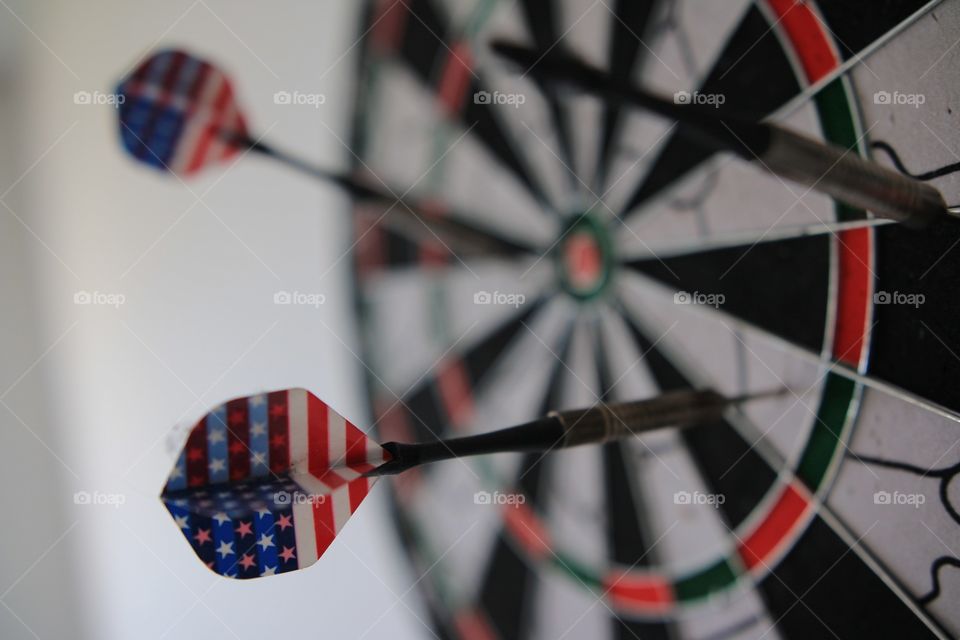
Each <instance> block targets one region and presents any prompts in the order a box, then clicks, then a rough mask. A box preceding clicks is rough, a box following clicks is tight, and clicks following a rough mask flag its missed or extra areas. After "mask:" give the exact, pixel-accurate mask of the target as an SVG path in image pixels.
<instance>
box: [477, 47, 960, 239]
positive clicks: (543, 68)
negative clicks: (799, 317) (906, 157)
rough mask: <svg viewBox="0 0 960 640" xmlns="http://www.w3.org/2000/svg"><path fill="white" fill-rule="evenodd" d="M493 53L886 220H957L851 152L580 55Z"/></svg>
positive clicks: (927, 194)
mask: <svg viewBox="0 0 960 640" xmlns="http://www.w3.org/2000/svg"><path fill="white" fill-rule="evenodd" d="M491 46H492V48H493V50H494V51H495V52H496V53H497V54H499V55H500V56H501V57H503V58H504V59H505V60H507V61H509V62H511V63H512V64H514V65H516V66H517V67H519V68H520V69H522V70H523V72H524V73H525V74H529V75H531V76H533V77H535V78H537V79H539V80H542V81H546V82H554V83H561V84H564V85H569V86H571V87H574V88H576V89H579V90H581V91H585V92H588V93H593V94H596V95H599V96H602V97H603V98H605V99H607V100H610V101H612V102H616V103H626V104H633V105H636V106H638V107H641V108H643V109H645V110H648V111H651V112H653V113H656V114H659V115H661V116H664V117H666V118H670V119H672V120H676V121H678V122H683V123H685V124H688V125H690V126H691V127H692V128H693V130H694V131H695V132H696V134H697V135H698V141H699V142H702V143H704V144H706V145H707V146H710V147H712V148H713V149H714V150H716V151H727V152H732V153H734V154H736V155H737V156H739V157H740V158H742V159H744V160H746V161H748V162H752V163H753V164H755V165H756V166H759V167H761V168H762V169H764V170H765V171H767V172H769V173H771V174H774V175H776V176H779V177H781V178H785V179H788V180H792V181H794V182H797V183H799V184H801V185H803V186H805V187H808V188H810V189H813V190H816V191H819V192H821V193H824V194H826V195H828V196H830V197H832V198H835V199H837V200H840V201H842V202H844V203H846V204H848V205H851V206H853V207H858V208H863V209H868V210H870V211H872V212H873V213H875V214H876V215H878V216H880V217H883V218H890V219H892V220H896V221H899V222H903V223H905V224H907V225H909V226H913V227H922V226H925V225H927V224H929V223H931V222H933V221H935V220H937V219H938V218H942V217H944V216H947V215H952V210H950V209H948V208H947V205H946V202H945V201H944V199H943V196H942V195H941V194H940V192H939V191H938V190H937V189H936V188H934V187H932V186H930V185H928V184H924V183H923V182H920V181H919V180H916V179H914V178H912V177H910V176H907V175H903V174H901V173H897V172H896V171H893V170H891V169H887V168H886V167H883V166H881V165H879V164H877V163H875V162H871V161H870V160H867V159H865V158H862V157H860V156H859V155H857V154H855V153H849V152H848V151H849V150H848V149H844V148H842V147H838V146H834V145H830V144H826V143H823V142H819V141H817V140H814V139H813V138H809V137H807V136H803V135H800V134H798V133H796V132H794V131H791V130H789V129H787V128H784V127H781V126H778V125H775V124H771V123H766V122H754V121H751V120H747V119H744V118H741V117H737V116H731V115H730V114H727V113H722V114H721V115H718V114H717V109H714V108H712V107H709V106H704V105H699V104H686V103H677V101H675V100H667V99H665V98H663V97H661V96H658V95H655V94H653V93H651V92H649V91H646V90H644V89H642V88H640V87H638V86H636V85H634V84H632V83H630V82H627V81H624V80H622V79H619V78H615V77H613V76H611V75H610V74H608V73H607V72H605V71H603V70H601V69H599V68H597V67H594V66H591V65H590V64H588V63H586V62H585V61H583V60H581V59H580V58H577V57H576V56H573V55H570V54H566V53H557V52H548V53H542V52H539V51H537V50H535V49H530V48H527V47H524V46H520V45H516V44H512V43H509V42H504V41H496V42H494V43H493V44H492V45H491Z"/></svg>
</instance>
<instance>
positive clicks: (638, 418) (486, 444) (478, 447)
mask: <svg viewBox="0 0 960 640" xmlns="http://www.w3.org/2000/svg"><path fill="white" fill-rule="evenodd" d="M754 397H757V396H745V397H742V398H735V399H729V398H726V397H725V396H722V395H720V394H719V393H716V392H715V391H710V390H706V391H674V392H669V393H664V394H662V395H660V396H657V397H655V398H650V399H647V400H639V401H636V402H624V403H616V404H604V403H598V404H597V405H595V406H593V407H590V408H588V409H576V410H572V411H559V412H557V411H554V412H551V413H550V414H548V415H547V416H546V417H545V418H542V419H540V420H536V421H534V422H529V423H527V424H523V425H520V426H516V427H511V428H509V429H502V430H499V431H492V432H489V433H483V434H479V435H475V436H467V437H464V438H452V439H449V440H438V441H434V442H425V443H417V444H404V443H398V442H388V443H386V444H384V445H383V448H384V449H386V450H387V451H388V452H389V454H390V455H391V457H392V459H391V460H390V461H388V462H387V463H385V464H383V465H381V466H380V467H378V468H377V469H375V470H374V471H373V472H371V474H370V475H389V474H394V473H399V472H401V471H404V470H406V469H409V468H411V467H414V466H417V465H420V464H425V463H428V462H436V461H439V460H448V459H451V458H460V457H464V456H474V455H481V454H487V453H499V452H504V451H528V452H530V451H550V450H552V449H560V448H565V447H575V446H579V445H584V444H601V443H604V442H610V441H613V440H619V439H623V438H629V437H635V436H639V435H641V434H643V433H646V432H649V431H655V430H657V429H662V428H665V427H691V426H696V425H700V424H709V423H712V422H716V421H718V420H719V419H720V418H721V416H722V415H723V412H724V411H725V410H726V409H727V408H728V407H729V406H730V405H731V404H733V403H736V402H742V401H745V400H749V399H752V398H754Z"/></svg>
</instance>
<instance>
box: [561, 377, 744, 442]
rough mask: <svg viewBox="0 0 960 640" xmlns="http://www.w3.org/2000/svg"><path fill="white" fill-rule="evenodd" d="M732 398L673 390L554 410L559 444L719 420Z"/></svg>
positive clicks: (604, 440) (600, 439)
mask: <svg viewBox="0 0 960 640" xmlns="http://www.w3.org/2000/svg"><path fill="white" fill-rule="evenodd" d="M729 404H730V401H729V400H728V399H727V398H726V397H724V396H722V395H720V394H719V393H717V392H715V391H710V390H707V391H674V392H669V393H665V394H663V395H661V396H658V397H656V398H652V399H649V400H639V401H637V402H624V403H620V404H602V403H601V404H598V405H596V406H594V407H591V408H589V409H574V410H571V411H559V412H558V411H553V412H551V413H550V414H548V417H549V418H553V419H555V420H557V421H558V422H559V423H560V425H561V427H562V428H563V436H562V443H561V444H560V445H559V446H563V447H575V446H577V445H581V444H591V443H600V442H609V441H611V440H619V439H621V438H627V437H630V436H637V435H640V434H641V433H644V432H646V431H653V430H656V429H661V428H664V427H689V426H692V425H696V424H704V423H710V422H714V421H716V420H719V419H720V417H721V416H722V415H723V412H724V410H725V409H726V408H727V407H728V406H729Z"/></svg>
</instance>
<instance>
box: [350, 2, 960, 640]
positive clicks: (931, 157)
mask: <svg viewBox="0 0 960 640" xmlns="http://www.w3.org/2000/svg"><path fill="white" fill-rule="evenodd" d="M958 35H960V2H957V1H947V2H942V3H941V2H920V1H908V0H899V1H895V0H874V1H870V2H867V1H858V2H841V1H839V0H829V1H827V0H823V1H820V2H814V1H812V0H809V1H806V2H804V1H795V0H756V1H752V2H751V1H748V0H727V1H725V2H708V1H706V0H702V1H697V0H675V1H663V2H657V1H655V0H606V1H604V0H597V1H594V2H590V1H589V0H539V1H534V0H526V1H524V0H520V1H511V2H508V1H506V0H500V1H498V0H448V1H441V0H375V1H373V2H371V3H369V5H368V6H367V8H366V11H365V12H364V22H363V25H362V27H361V37H360V39H359V44H358V47H359V48H360V49H361V50H362V55H361V57H360V58H361V62H360V69H359V78H360V80H359V85H358V87H359V88H358V92H357V97H356V99H357V103H356V116H355V122H354V134H353V135H354V139H353V145H352V148H353V150H354V152H355V153H356V156H355V169H356V171H357V172H358V173H361V174H363V175H364V176H366V178H367V179H368V180H373V181H374V182H375V183H378V184H380V183H382V184H383V185H385V186H387V187H389V188H390V189H391V190H393V191H394V192H395V193H396V194H397V195H398V196H400V195H407V196H415V197H416V199H417V200H418V201H419V202H424V203H427V205H426V206H425V207H423V208H422V209H421V210H420V211H418V212H417V214H418V215H420V216H422V217H423V218H424V219H426V218H443V217H444V216H450V217H455V218H463V219H467V220H469V222H471V224H473V225H474V226H477V227H480V228H482V229H484V230H485V232H487V233H489V234H490V236H492V237H496V238H498V239H502V240H506V241H508V242H507V244H508V245H509V246H511V247H514V248H515V251H506V252H503V251H502V252H499V253H497V254H496V255H493V254H490V255H484V254H483V253H477V254H470V255H462V254H461V253H458V252H456V251H453V250H451V249H450V247H449V246H448V244H447V243H446V242H445V241H444V237H443V236H442V235H441V234H435V235H432V236H431V235H429V234H427V235H426V237H423V236H421V237H418V238H416V239H413V237H412V236H409V235H404V234H401V233H400V232H399V231H397V230H396V229H393V228H391V227H389V225H387V224H385V222H384V221H385V220H388V219H389V216H390V213H391V211H390V208H388V207H386V206H372V205H370V204H369V203H359V202H358V204H357V205H356V210H355V220H356V233H355V237H354V252H353V255H354V264H355V277H356V290H357V306H358V313H359V315H360V317H361V320H362V329H361V333H362V343H363V348H364V354H363V359H364V362H365V363H366V365H367V367H368V374H369V375H368V376H367V386H368V389H369V395H370V401H371V406H372V408H373V412H374V418H375V426H376V429H378V431H379V435H380V436H381V440H382V441H388V440H397V441H429V440H434V439H436V438H438V437H451V436H457V435H466V434H472V433H479V432H484V431H488V430H492V429H495V428H500V427H504V426H508V425H512V424H518V423H521V422H523V421H526V420H530V419H532V418H534V417H537V416H541V415H543V414H545V413H547V412H548V411H550V410H561V409H566V408H574V407H584V406H594V405H596V404H598V403H603V402H607V401H623V400H634V399H641V398H647V397H651V396H654V395H656V394H658V393H661V392H663V391H668V390H676V389H685V388H713V389H716V390H718V391H720V392H722V393H725V394H730V395H742V394H751V393H756V392H768V391H772V390H777V389H781V390H783V392H782V393H781V394H779V395H772V396H767V397H765V398H764V399H758V400H754V401H751V402H748V403H745V404H743V405H741V406H740V407H739V408H737V409H734V410H731V411H729V412H727V414H726V415H725V418H724V419H723V421H722V422H719V423H716V424H711V425H703V426H698V427H696V428H691V429H687V430H683V431H679V430H675V429H674V430H671V429H667V430H662V431H659V432H655V433H651V434H647V435H644V436H643V437H639V438H634V439H631V440H628V441H623V442H619V443H613V444H606V445H602V446H598V447H581V448H575V449H569V450H563V451H551V452H549V453H547V454H545V455H543V454H499V455H497V456H492V457H486V458H475V459H470V460H455V461H449V462H445V463H438V464H434V465H428V466H425V467H423V468H421V469H418V470H414V471H411V472H409V473H408V474H405V475H404V476H403V477H400V478H398V479H397V481H396V483H394V484H393V485H392V488H391V490H390V491H391V494H392V504H393V509H394V512H395V519H396V523H397V530H398V531H399V534H400V538H401V540H402V543H403V548H404V549H405V551H406V554H407V555H408V557H409V560H410V562H411V566H412V567H413V569H414V571H415V574H416V584H417V590H418V592H419V593H421V594H422V596H423V601H424V603H425V605H426V609H427V610H428V611H429V613H430V617H429V619H428V620H425V623H426V624H427V625H428V626H430V632H432V633H433V634H435V635H437V636H439V637H466V638H498V637H499V638H521V637H524V638H525V637H536V638H558V637H570V638H605V637H624V638H631V637H638V638H733V637H736V638H756V637H764V638H775V637H790V638H810V637H840V638H850V637H858V636H889V637H910V638H914V637H926V636H931V635H933V636H953V635H957V634H958V633H960V608H957V607H956V602H957V601H958V599H960V571H958V569H960V514H958V509H957V499H958V492H960V486H958V484H957V483H956V482H954V478H955V477H956V474H957V473H958V471H960V445H958V441H960V423H958V415H960V394H958V393H957V392H956V385H957V383H958V381H960V322H958V320H960V308H958V300H960V296H958V295H957V287H956V283H957V282H960V249H958V248H956V246H957V245H958V244H960V222H956V221H953V220H945V221H943V222H940V223H937V224H935V225H933V226H931V227H928V228H926V229H923V230H911V229H908V228H905V227H903V226H901V225H899V224H896V223H891V222H890V221H887V220H881V219H878V218H875V217H873V216H872V215H871V214H870V212H867V211H861V210H856V209H854V208H851V207H848V206H844V205H842V204H839V203H837V202H835V201H833V200H831V199H829V198H827V197H825V196H823V195H820V194H818V193H817V192H816V191H815V190H811V189H806V188H801V187H799V186H797V185H795V184H791V183H786V182H784V181H782V180H781V179H779V178H777V177H774V176H772V175H770V174H769V173H766V172H764V171H763V170H762V167H758V166H756V164H755V163H754V164H751V163H745V162H743V161H741V160H738V159H736V158H732V157H728V156H725V155H718V154H715V153H713V152H711V150H710V149H709V148H708V147H705V146H703V142H702V141H700V140H698V138H697V137H696V135H694V134H693V132H691V131H690V130H689V128H688V127H687V126H686V125H683V124H677V123H674V122H671V121H669V120H666V119H664V118H661V117H659V116H656V115H653V114H649V113H645V112H643V111H641V110H636V109H632V108H626V107H624V106H621V105H617V104H614V103H609V102H604V101H603V100H602V99H600V98H598V97H595V96H590V95H584V94H582V93H578V92H576V91H573V90H571V89H569V88H568V89H565V88H564V87H562V86H556V85H554V84H549V83H543V82H540V81H537V80H535V79H534V77H533V76H532V75H531V74H529V73H525V72H524V70H523V69H516V68H512V67H511V66H510V65H509V64H506V63H505V62H504V61H503V60H502V59H500V58H498V56H497V55H496V53H495V52H494V51H493V50H492V49H491V47H490V44H491V42H493V41H495V40H497V39H501V40H503V39H506V40H510V41H513V42H516V43H519V44H522V45H524V46H528V47H532V48H535V49H537V50H539V51H543V52H548V51H554V52H566V53H571V54H575V55H577V56H579V57H581V58H583V59H585V60H586V61H588V62H589V63H591V64H593V65H596V66H598V67H601V68H603V69H605V70H607V71H608V72H609V73H610V74H612V76H613V77H615V78H617V79H619V80H621V81H623V82H631V83H636V84H638V85H640V86H643V87H645V88H647V89H649V90H651V91H655V92H657V93H660V94H662V95H665V96H668V97H669V96H672V97H673V100H674V101H676V102H678V103H695V104H699V105H701V106H703V107H704V108H716V109H717V110H718V112H728V113H733V114H737V115H738V116H740V117H748V118H753V119H756V120H762V119H768V120H770V121H773V122H777V123H779V124H782V125H783V126H786V127H789V128H791V129H793V130H795V131H798V132H800V133H803V134H805V135H808V136H811V137H814V138H817V139H820V140H826V141H828V142H830V143H832V144H834V145H838V146H841V147H844V148H846V149H847V150H848V152H849V153H853V154H861V155H864V156H867V157H871V158H873V159H875V160H876V161H878V162H880V163H882V164H884V165H886V166H889V167H893V168H894V169H896V170H897V171H900V172H903V173H908V174H910V175H913V176H915V177H918V178H919V179H921V180H925V181H929V182H930V183H931V184H934V185H935V186H936V187H937V188H939V189H940V190H941V191H942V192H943V194H944V197H945V199H946V201H947V203H948V204H950V205H955V204H957V203H960V177H958V175H957V174H956V173H955V171H957V170H958V168H960V165H958V160H960V155H958V154H960V134H958V133H957V131H958V127H957V114H956V113H954V112H955V111H956V110H958V109H960V90H958V88H957V87H958V85H957V83H956V77H957V75H956V74H957V72H958V70H960V47H956V46H955V45H956V39H957V37H958ZM393 206H394V207H397V206H406V205H404V204H402V203H400V204H395V205H393ZM424 635H426V636H429V632H428V631H427V630H426V629H425V630H424Z"/></svg>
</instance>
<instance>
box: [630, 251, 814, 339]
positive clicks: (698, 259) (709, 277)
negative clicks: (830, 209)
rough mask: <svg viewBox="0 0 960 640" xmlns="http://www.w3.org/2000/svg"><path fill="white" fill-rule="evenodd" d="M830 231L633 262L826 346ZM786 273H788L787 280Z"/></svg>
mask: <svg viewBox="0 0 960 640" xmlns="http://www.w3.org/2000/svg"><path fill="white" fill-rule="evenodd" d="M830 242H831V238H830V237H829V236H815V237H809V238H797V239H791V240H785V241H779V242H764V243H759V244H755V245H747V246H740V247H733V248H726V249H717V250H714V251H706V252H703V253H699V254H696V255H686V256H679V257H675V258H671V257H665V258H662V259H657V258H650V259H646V260H638V261H635V262H632V263H630V265H629V267H630V268H632V269H636V270H637V271H639V272H641V273H644V274H646V275H648V276H650V277H653V278H656V279H657V280H659V281H660V282H662V283H663V284H664V285H666V286H668V287H671V288H674V289H676V290H677V291H678V292H681V293H687V294H690V295H692V294H694V293H700V294H721V295H723V305H722V307H723V310H724V311H725V312H727V313H729V314H731V315H734V316H736V317H738V318H741V319H743V320H745V321H747V322H750V323H752V324H755V325H757V326H759V327H761V328H763V329H765V330H767V331H770V332H771V333H774V334H776V335H777V336H780V337H782V338H784V339H786V340H788V341H790V342H793V343H795V344H798V345H801V346H803V347H806V348H807V349H810V350H812V351H814V352H819V351H820V349H821V348H822V347H823V340H824V329H825V322H824V318H825V317H826V301H827V295H828V289H829V287H830V271H829V264H830V255H829V254H830ZM782 274H789V276H787V278H788V279H787V280H786V281H785V280H784V276H783V275H782Z"/></svg>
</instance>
